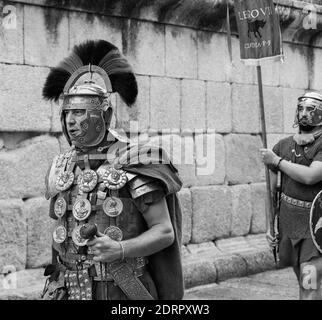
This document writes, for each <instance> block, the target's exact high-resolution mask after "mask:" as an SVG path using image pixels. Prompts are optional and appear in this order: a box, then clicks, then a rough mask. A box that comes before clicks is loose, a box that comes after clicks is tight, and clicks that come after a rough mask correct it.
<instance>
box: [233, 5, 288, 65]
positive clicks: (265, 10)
mask: <svg viewBox="0 0 322 320" xmlns="http://www.w3.org/2000/svg"><path fill="white" fill-rule="evenodd" d="M234 9H235V15H236V19H237V26H238V32H239V43H240V55H241V59H242V60H244V61H245V62H249V63H252V62H255V63H256V62H257V60H258V59H272V58H273V59H281V58H282V57H283V50H282V39H281V31H280V26H279V19H278V15H277V13H276V12H275V7H274V3H273V0H234Z"/></svg>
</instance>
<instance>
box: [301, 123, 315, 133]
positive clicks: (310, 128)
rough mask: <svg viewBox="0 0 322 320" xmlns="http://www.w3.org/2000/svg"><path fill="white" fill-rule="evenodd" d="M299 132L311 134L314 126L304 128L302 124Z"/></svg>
mask: <svg viewBox="0 0 322 320" xmlns="http://www.w3.org/2000/svg"><path fill="white" fill-rule="evenodd" d="M299 127H300V131H301V132H302V131H304V132H311V131H312V130H313V129H314V128H315V126H310V125H307V126H304V125H303V124H300V126H299Z"/></svg>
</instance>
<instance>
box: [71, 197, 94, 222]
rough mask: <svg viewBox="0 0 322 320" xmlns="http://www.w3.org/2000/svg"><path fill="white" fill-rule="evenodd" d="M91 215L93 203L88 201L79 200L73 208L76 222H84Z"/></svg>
mask: <svg viewBox="0 0 322 320" xmlns="http://www.w3.org/2000/svg"><path fill="white" fill-rule="evenodd" d="M90 214H91V203H90V202H89V201H88V200H87V199H79V200H77V201H76V202H75V204H74V206H73V216H74V217H75V219H76V220H79V221H82V220H85V219H87V218H88V216H89V215H90Z"/></svg>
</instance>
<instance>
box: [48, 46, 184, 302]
mask: <svg viewBox="0 0 322 320" xmlns="http://www.w3.org/2000/svg"><path fill="white" fill-rule="evenodd" d="M94 79H96V80H95V81H94ZM137 92H138V89H137V82H136V79H135V76H134V73H133V71H132V68H131V66H130V65H129V63H128V61H127V60H126V59H125V57H124V56H122V55H121V53H120V52H119V50H118V49H117V48H116V47H115V46H114V45H112V44H111V43H109V42H107V41H103V40H98V41H87V42H85V43H83V44H81V45H78V46H75V48H74V49H73V52H72V53H71V55H70V56H69V57H67V58H66V59H65V60H63V61H62V62H61V63H60V64H59V65H58V66H57V67H56V68H53V69H52V70H51V71H50V73H49V75H48V77H47V80H46V83H45V85H44V88H43V96H44V98H46V99H48V100H54V101H60V103H61V115H60V116H61V124H62V130H63V133H64V135H65V137H66V139H67V141H68V143H69V144H70V146H71V147H70V150H68V151H67V152H65V153H63V154H60V155H58V156H57V157H56V158H55V159H54V160H53V163H52V166H51V167H50V168H49V171H48V174H47V177H46V188H47V192H46V197H47V198H48V199H50V213H49V214H50V217H52V218H53V219H55V220H56V225H55V228H54V230H53V245H52V246H53V258H52V264H51V265H49V266H48V267H47V268H46V269H45V275H46V276H48V278H47V281H46V285H45V288H44V292H43V298H44V299H68V300H92V299H93V300H105V299H107V300H122V299H131V300H134V299H140V300H145V299H146V300H151V299H181V298H182V296H183V277H182V267H181V258H180V248H181V211H180V206H179V203H178V199H177V195H176V192H177V191H179V190H180V188H181V181H180V179H179V177H178V175H177V170H176V169H175V167H174V166H173V165H172V163H171V162H170V160H169V158H168V156H167V154H166V153H165V152H164V150H163V149H161V148H159V147H153V146H150V145H148V144H142V143H141V144H140V143H137V144H135V143H133V142H132V141H131V140H129V139H127V138H126V136H125V137H124V136H123V137H122V136H120V135H119V134H118V133H117V132H116V131H115V130H112V129H111V128H110V123H111V118H112V114H113V106H112V104H111V97H112V94H113V93H114V94H115V93H117V94H118V95H119V96H120V97H121V99H123V101H124V102H125V103H126V104H127V105H128V106H131V105H132V104H133V103H134V102H135V100H136V97H137Z"/></svg>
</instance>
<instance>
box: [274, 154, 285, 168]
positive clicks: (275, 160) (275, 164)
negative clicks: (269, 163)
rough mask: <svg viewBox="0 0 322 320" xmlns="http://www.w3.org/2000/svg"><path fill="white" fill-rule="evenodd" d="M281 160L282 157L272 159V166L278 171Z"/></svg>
mask: <svg viewBox="0 0 322 320" xmlns="http://www.w3.org/2000/svg"><path fill="white" fill-rule="evenodd" d="M282 160H283V158H282V157H276V159H274V163H273V165H274V166H275V167H276V168H277V169H279V167H280V165H281V162H282Z"/></svg>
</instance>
